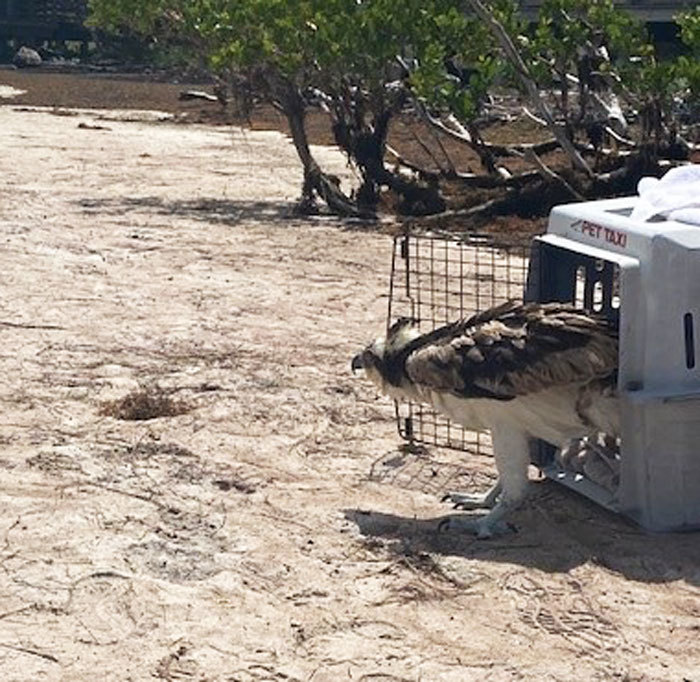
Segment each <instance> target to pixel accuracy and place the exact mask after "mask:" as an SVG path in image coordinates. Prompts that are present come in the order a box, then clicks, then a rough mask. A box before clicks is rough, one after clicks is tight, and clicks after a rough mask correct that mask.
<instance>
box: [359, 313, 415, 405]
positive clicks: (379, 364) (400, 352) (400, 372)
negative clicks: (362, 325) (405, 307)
mask: <svg viewBox="0 0 700 682" xmlns="http://www.w3.org/2000/svg"><path fill="white" fill-rule="evenodd" d="M419 336H420V332H419V331H418V325H417V321H416V320H414V319H411V318H408V317H401V318H399V319H398V320H397V321H396V322H394V324H393V325H391V327H390V328H389V331H388V332H387V333H386V335H385V336H380V337H378V338H376V339H375V340H374V341H372V343H370V344H369V345H368V346H367V347H366V348H365V349H364V350H363V351H362V352H361V353H358V354H357V355H356V356H355V357H354V358H353V359H352V364H351V369H352V371H353V373H354V372H356V371H357V370H359V369H362V370H364V372H365V375H366V376H367V378H368V379H369V380H370V381H371V382H372V383H374V384H376V385H377V386H378V387H379V388H380V390H381V391H382V392H383V393H387V394H389V395H391V396H392V397H405V396H402V395H397V393H400V390H398V391H397V389H401V388H402V387H405V385H406V384H407V383H408V378H407V377H406V375H405V373H404V361H405V359H406V353H405V351H406V349H407V346H408V345H409V344H410V343H411V341H413V340H414V339H416V338H417V337H419Z"/></svg>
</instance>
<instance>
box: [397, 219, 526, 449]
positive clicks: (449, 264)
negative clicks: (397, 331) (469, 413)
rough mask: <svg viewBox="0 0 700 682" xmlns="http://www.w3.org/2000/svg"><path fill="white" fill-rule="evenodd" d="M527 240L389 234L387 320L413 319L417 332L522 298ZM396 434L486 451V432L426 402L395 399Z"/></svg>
mask: <svg viewBox="0 0 700 682" xmlns="http://www.w3.org/2000/svg"><path fill="white" fill-rule="evenodd" d="M529 251H530V247H529V245H524V244H506V243H499V242H498V241H496V240H495V239H494V238H493V237H491V236H489V235H483V234H454V233H444V232H431V233H425V234H411V233H407V234H403V235H400V236H397V237H395V238H394V250H393V257H392V264H391V280H390V288H389V289H390V290H389V306H388V316H387V326H389V325H390V324H391V323H392V322H393V321H394V320H395V319H396V318H398V317H410V318H411V319H413V320H416V321H417V323H418V325H419V328H420V330H421V331H422V332H429V331H431V330H432V329H435V328H436V327H439V326H441V325H443V324H447V323H449V322H453V321H454V320H457V319H460V318H464V317H470V316H471V315H473V314H475V313H477V312H480V311H482V310H485V309H487V308H490V307H492V306H494V305H498V304H499V303H505V302H506V301H508V300H513V299H516V300H522V299H523V296H524V293H525V287H526V283H527V277H528V262H529ZM396 419H397V425H398V430H399V434H400V435H401V437H402V438H404V439H405V440H408V441H411V442H413V443H417V444H420V445H435V446H439V447H445V448H450V449H453V450H460V451H464V452H469V453H472V454H490V452H491V439H490V437H489V435H488V434H487V433H482V432H477V431H470V430H467V429H464V428H462V427H461V426H459V425H457V424H454V423H453V422H451V421H450V420H449V419H447V418H446V417H443V416H441V415H439V414H437V413H436V412H435V411H434V410H432V409H431V408H428V407H426V406H424V405H419V404H414V403H397V404H396Z"/></svg>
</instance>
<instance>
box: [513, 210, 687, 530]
mask: <svg viewBox="0 0 700 682" xmlns="http://www.w3.org/2000/svg"><path fill="white" fill-rule="evenodd" d="M636 201H638V199H636V198H624V199H613V200H608V201H596V202H585V203H578V204H569V205H565V206H559V207H557V208H555V209H554V210H553V211H552V213H551V215H550V218H549V226H548V230H547V234H545V235H543V236H542V237H538V238H536V239H535V241H534V244H533V249H532V254H531V259H530V268H529V274H528V285H527V290H526V298H528V299H529V300H538V301H550V300H562V301H576V302H577V303H579V304H582V305H584V306H585V307H587V308H592V309H594V310H601V311H603V312H605V313H606V314H608V315H610V316H612V317H614V318H617V319H618V321H619V334H620V364H619V375H618V388H619V394H620V401H621V409H622V434H621V444H620V472H619V485H618V486H617V490H616V491H615V493H614V494H612V495H611V494H610V493H609V492H608V491H605V490H601V489H600V488H598V487H597V486H596V485H595V484H593V483H591V482H590V481H588V480H586V479H585V478H583V477H581V476H577V475H575V474H571V473H567V472H564V471H562V470H560V469H559V468H558V467H557V465H556V464H555V463H554V462H552V461H550V463H548V464H547V463H546V460H545V462H542V465H543V470H544V471H545V473H547V474H548V475H549V476H551V477H553V478H555V479H557V480H560V481H561V482H563V483H565V484H566V485H569V486H571V487H572V488H574V489H578V490H579V491H581V492H583V493H584V494H586V495H588V496H589V497H591V498H593V499H595V500H596V501H598V502H600V503H602V504H604V505H605V506H607V507H609V508H611V509H614V510H615V511H619V512H621V513H623V514H625V515H627V516H629V517H631V518H633V519H635V520H636V521H638V522H639V523H640V524H641V525H642V526H644V527H645V528H649V529H651V530H674V529H683V528H697V527H700V368H699V367H698V366H697V364H696V356H697V355H698V348H697V340H696V337H697V333H696V331H695V325H696V322H697V321H698V320H700V227H698V226H692V225H687V224H683V223H678V222H674V221H669V220H658V221H650V222H638V221H634V220H632V219H631V218H630V217H629V216H630V214H631V212H632V209H633V207H634V205H635V202H636Z"/></svg>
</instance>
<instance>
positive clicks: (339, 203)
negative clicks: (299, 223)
mask: <svg viewBox="0 0 700 682" xmlns="http://www.w3.org/2000/svg"><path fill="white" fill-rule="evenodd" d="M279 102H280V107H281V108H282V111H283V113H284V115H285V116H286V117H287V122H288V124H289V131H290V134H291V137H292V142H293V143H294V148H295V149H296V151H297V154H298V155H299V159H300V161H301V163H302V166H303V167H304V184H303V186H302V194H301V198H300V200H299V204H298V206H297V210H298V211H299V212H302V213H311V212H313V211H314V209H315V201H314V199H315V197H314V194H317V195H318V196H319V197H320V198H321V199H323V201H325V202H326V204H327V205H328V208H329V209H330V210H331V211H333V213H336V214H337V215H340V216H345V217H353V218H374V217H375V215H374V213H373V212H370V211H367V210H363V209H360V208H358V207H357V205H356V204H355V202H353V201H352V199H350V198H349V197H347V196H346V195H345V194H344V193H343V192H342V190H341V189H340V182H339V181H338V179H337V178H335V177H333V176H330V175H328V174H326V173H324V172H323V171H322V170H321V167H320V166H319V165H318V163H317V161H316V159H314V157H313V154H312V153H311V150H310V149H309V140H308V137H307V135H306V125H305V118H306V105H305V104H304V100H303V98H302V97H301V95H300V94H299V92H298V91H297V90H296V89H295V88H294V87H293V86H291V85H285V87H284V90H283V93H282V95H281V96H280V97H279Z"/></svg>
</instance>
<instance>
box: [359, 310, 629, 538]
mask: <svg viewBox="0 0 700 682" xmlns="http://www.w3.org/2000/svg"><path fill="white" fill-rule="evenodd" d="M617 365H618V337H617V330H616V328H615V326H614V325H613V324H612V323H611V322H610V321H609V320H607V319H606V318H605V317H603V316H602V315H597V314H595V313H590V312H587V311H584V310H580V309H577V308H575V307H573V306H571V305H568V304H563V303H545V304H540V303H526V304H518V303H515V302H508V303H505V304H503V305H500V306H497V307H495V308H491V309H490V310H487V311H485V312H482V313H478V314H476V315H474V316H473V317H471V318H469V319H462V320H459V321H457V322H453V323H451V324H448V325H445V326H443V327H440V328H438V329H435V330H434V331H431V332H429V333H427V334H421V333H420V332H419V331H418V329H417V328H416V324H415V321H413V320H410V319H406V318H402V319H400V320H398V321H397V322H396V323H395V324H394V325H393V326H392V327H391V328H390V329H389V331H388V333H387V334H386V336H385V337H380V338H378V339H376V340H375V341H374V342H373V343H371V344H370V345H369V346H367V348H366V349H365V350H364V351H363V352H361V353H359V354H358V355H356V356H355V357H354V358H353V360H352V369H353V371H355V370H357V369H363V370H364V371H365V374H366V376H367V377H368V378H369V379H370V380H371V381H372V382H374V383H375V384H376V385H377V386H378V387H379V388H380V389H381V391H382V392H383V393H385V394H387V395H389V396H390V397H392V398H394V399H397V400H410V401H414V402H422V403H427V404H428V405H431V406H432V407H433V408H435V410H437V411H438V412H441V413H443V414H445V415H447V416H448V417H449V418H450V419H452V420H454V421H455V422H457V423H459V424H461V425H462V426H464V427H466V428H468V429H474V430H479V431H480V430H490V431H491V438H492V442H493V453H494V457H495V462H496V469H497V470H498V481H497V483H496V485H495V486H494V487H493V488H492V489H491V490H489V491H488V492H487V493H485V494H481V495H478V494H477V495H475V494H461V493H449V494H448V495H446V497H445V499H447V500H450V501H452V502H453V503H454V504H455V507H459V508H462V509H490V511H489V513H488V514H486V515H485V516H481V517H479V518H477V519H476V520H473V519H467V518H464V517H451V518H448V519H447V520H446V521H445V522H443V523H446V525H448V526H449V527H456V528H462V529H466V530H470V531H472V532H475V533H476V534H477V535H478V536H479V537H489V536H491V535H492V534H494V533H496V532H499V531H500V530H502V529H503V527H504V525H505V524H504V522H503V521H502V518H503V516H504V514H505V513H506V512H507V511H508V510H510V509H512V508H514V507H515V506H517V505H518V504H519V503H520V501H521V500H522V499H523V497H524V495H525V492H526V488H527V481H528V465H529V462H530V458H529V447H528V439H530V438H539V439H542V440H544V441H547V442H548V443H551V444H553V445H555V446H557V447H561V448H564V447H566V446H567V445H568V444H569V443H570V441H571V440H572V439H576V438H582V437H584V436H588V435H591V434H593V433H598V432H601V431H602V432H604V433H606V434H609V435H611V436H615V435H617V434H619V432H620V410H619V404H618V400H617V393H616V383H617Z"/></svg>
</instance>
